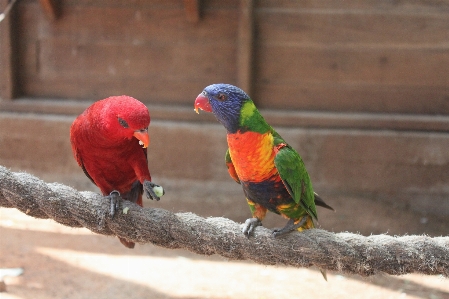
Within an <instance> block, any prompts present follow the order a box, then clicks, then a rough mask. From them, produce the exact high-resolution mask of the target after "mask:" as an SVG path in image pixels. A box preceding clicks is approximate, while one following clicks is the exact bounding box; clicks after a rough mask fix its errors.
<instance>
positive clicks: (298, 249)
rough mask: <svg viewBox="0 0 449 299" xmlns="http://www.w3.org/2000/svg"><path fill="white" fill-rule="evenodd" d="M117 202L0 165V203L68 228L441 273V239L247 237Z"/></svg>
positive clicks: (266, 259)
mask: <svg viewBox="0 0 449 299" xmlns="http://www.w3.org/2000/svg"><path fill="white" fill-rule="evenodd" d="M122 206H123V208H125V207H126V208H129V210H128V212H127V213H126V214H124V213H121V212H120V213H117V214H116V215H115V216H114V218H112V219H111V218H110V217H109V214H108V213H109V201H107V200H105V199H104V197H103V196H101V195H99V194H97V193H93V192H78V191H76V190H74V189H73V188H70V187H68V186H65V185H61V184H57V183H52V184H48V183H45V182H43V181H41V180H39V179H38V178H36V177H34V176H32V175H30V174H26V173H15V172H11V171H9V170H8V169H6V168H5V167H3V166H0V207H7V208H16V209H19V210H20V211H22V212H24V213H26V214H27V215H30V216H33V217H36V218H51V219H53V220H54V221H57V222H59V223H61V224H63V225H66V226H70V227H86V228H88V229H89V230H91V231H93V232H95V233H98V234H102V235H116V236H120V237H123V238H126V239H128V240H130V241H133V242H138V243H153V244H155V245H158V246H162V247H166V248H183V249H187V250H190V251H193V252H195V253H197V254H204V255H211V254H219V255H221V256H224V257H226V258H229V259H233V260H252V261H254V262H256V263H260V264H265V265H290V266H294V267H310V266H312V265H314V266H316V267H318V268H320V269H328V270H334V271H338V272H344V273H352V274H359V275H362V276H369V275H374V274H376V273H380V272H384V273H388V274H392V275H401V274H406V273H422V274H442V275H445V276H449V237H437V238H430V237H427V236H400V237H392V236H388V235H373V236H369V237H364V236H361V235H358V234H352V233H337V234H334V233H331V232H327V231H324V230H321V229H310V230H306V231H305V232H302V233H290V234H288V235H286V236H285V237H281V238H276V239H274V238H272V237H271V231H270V230H268V229H266V228H263V227H258V228H257V229H256V233H255V236H254V237H250V238H249V239H248V238H246V237H245V236H244V235H243V234H242V233H241V225H240V224H238V223H235V222H233V221H231V220H229V219H226V218H220V217H217V218H202V217H199V216H197V215H195V214H192V213H176V214H174V213H171V212H169V211H166V210H163V209H153V208H142V207H140V206H138V205H136V204H133V203H131V202H128V201H124V202H123V203H122Z"/></svg>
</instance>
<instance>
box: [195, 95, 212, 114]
mask: <svg viewBox="0 0 449 299" xmlns="http://www.w3.org/2000/svg"><path fill="white" fill-rule="evenodd" d="M194 107H195V112H196V113H199V112H198V108H199V109H201V110H204V111H206V112H212V106H211V105H210V103H209V99H208V98H207V97H206V96H204V95H203V94H202V93H200V94H199V95H198V97H197V98H196V100H195V104H194Z"/></svg>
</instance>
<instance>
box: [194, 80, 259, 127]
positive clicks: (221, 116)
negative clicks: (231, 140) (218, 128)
mask: <svg viewBox="0 0 449 299" xmlns="http://www.w3.org/2000/svg"><path fill="white" fill-rule="evenodd" d="M248 100H250V98H249V96H248V95H247V94H246V93H245V92H244V91H243V90H241V89H240V88H238V87H236V86H234V85H230V84H222V83H220V84H212V85H209V86H207V87H206V88H205V89H204V90H203V92H201V93H200V94H199V95H198V97H197V98H196V100H195V111H196V112H197V113H198V108H199V109H201V110H204V111H207V112H212V113H213V114H214V115H215V117H216V118H217V119H218V121H219V122H220V123H222V124H223V126H224V127H225V128H226V130H228V132H230V133H235V132H236V131H237V130H238V129H239V120H240V112H241V109H242V106H243V104H244V103H245V102H246V101H248Z"/></svg>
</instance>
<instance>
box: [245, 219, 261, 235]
mask: <svg viewBox="0 0 449 299" xmlns="http://www.w3.org/2000/svg"><path fill="white" fill-rule="evenodd" d="M260 225H262V221H260V220H259V219H258V218H249V219H246V221H245V224H244V225H243V229H242V232H243V234H244V235H245V236H247V237H248V238H249V235H250V234H251V233H253V232H254V230H255V229H256V227H258V226H260Z"/></svg>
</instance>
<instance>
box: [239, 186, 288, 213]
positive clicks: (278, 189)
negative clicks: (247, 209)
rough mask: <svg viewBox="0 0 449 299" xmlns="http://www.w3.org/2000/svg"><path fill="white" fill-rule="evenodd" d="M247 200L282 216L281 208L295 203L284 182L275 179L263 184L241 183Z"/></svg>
mask: <svg viewBox="0 0 449 299" xmlns="http://www.w3.org/2000/svg"><path fill="white" fill-rule="evenodd" d="M241 184H242V187H243V191H244V192H245V196H246V198H247V199H249V200H251V201H253V202H255V203H258V204H260V205H261V206H263V207H265V208H267V209H268V210H269V211H271V212H274V213H277V214H280V213H281V211H279V209H278V208H279V207H280V206H285V205H288V204H291V203H292V202H293V198H292V197H291V196H290V194H289V193H288V191H287V189H285V187H284V184H283V183H282V181H280V180H279V181H278V180H275V179H272V180H266V181H262V182H241Z"/></svg>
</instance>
